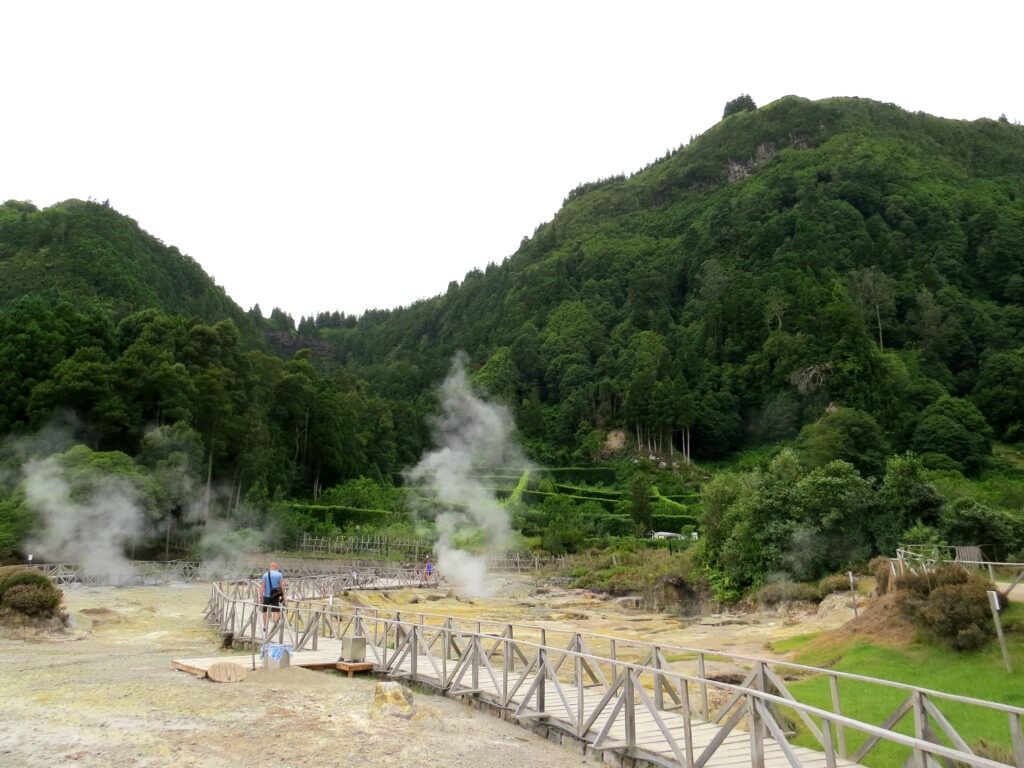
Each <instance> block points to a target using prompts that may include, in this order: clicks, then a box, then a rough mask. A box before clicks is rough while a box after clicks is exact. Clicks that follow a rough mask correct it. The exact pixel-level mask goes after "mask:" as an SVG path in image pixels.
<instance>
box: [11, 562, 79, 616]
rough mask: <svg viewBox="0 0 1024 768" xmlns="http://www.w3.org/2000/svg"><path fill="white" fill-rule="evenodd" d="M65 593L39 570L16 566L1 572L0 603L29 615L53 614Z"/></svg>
mask: <svg viewBox="0 0 1024 768" xmlns="http://www.w3.org/2000/svg"><path fill="white" fill-rule="evenodd" d="M63 596H64V594H63V593H62V592H61V591H60V590H59V589H57V588H56V587H55V586H54V585H53V582H51V581H50V580H49V579H48V578H46V576H44V575H43V574H41V573H39V571H36V570H32V569H30V568H25V567H24V566H14V567H11V568H4V569H3V572H2V573H0V605H3V606H5V607H7V608H11V609H12V610H16V611H19V612H21V613H26V614H29V615H39V614H52V613H55V612H56V611H57V609H58V608H59V607H60V601H61V599H62V598H63Z"/></svg>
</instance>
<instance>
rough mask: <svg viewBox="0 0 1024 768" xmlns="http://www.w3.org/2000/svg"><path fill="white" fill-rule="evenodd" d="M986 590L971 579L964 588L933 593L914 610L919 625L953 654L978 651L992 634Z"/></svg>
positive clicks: (951, 586) (949, 587) (958, 586)
mask: <svg viewBox="0 0 1024 768" xmlns="http://www.w3.org/2000/svg"><path fill="white" fill-rule="evenodd" d="M987 586H988V585H987V584H986V583H985V582H983V581H982V580H981V579H978V578H972V579H971V580H970V581H968V582H966V583H963V584H945V585H943V586H941V587H937V588H936V589H933V590H932V591H931V593H930V594H929V595H928V598H927V600H925V602H924V604H923V605H920V606H919V607H918V609H917V617H918V619H919V623H920V624H922V625H923V626H924V627H925V628H926V629H928V630H929V631H930V632H931V633H932V634H934V635H935V636H936V637H937V638H939V639H940V640H941V641H942V642H944V643H946V645H948V646H949V647H951V648H953V649H955V650H958V651H973V650H977V649H978V648H981V647H982V646H983V645H985V643H987V642H988V641H989V640H990V639H991V638H992V636H993V635H994V634H995V630H994V629H993V627H992V616H991V614H990V612H989V606H988V596H987V595H986V587H987Z"/></svg>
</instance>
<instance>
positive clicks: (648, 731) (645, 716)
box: [173, 638, 857, 768]
mask: <svg viewBox="0 0 1024 768" xmlns="http://www.w3.org/2000/svg"><path fill="white" fill-rule="evenodd" d="M341 651H342V642H341V640H339V639H336V638H321V639H320V642H319V643H318V648H317V650H315V651H314V650H298V651H293V652H292V655H291V659H290V666H297V667H303V668H305V669H315V670H330V669H337V668H338V662H339V660H340V659H341ZM366 655H367V659H383V658H384V656H385V649H383V648H380V647H378V646H371V645H367V648H366ZM428 658H429V656H428V655H427V654H423V655H421V656H420V658H419V659H417V660H418V661H420V662H421V663H419V664H416V665H415V666H416V669H415V671H414V669H413V666H414V665H413V660H412V659H411V658H406V659H405V660H403V661H402V662H401V663H399V664H398V665H396V666H394V667H392V668H391V669H390V670H388V671H387V673H386V676H387V677H389V678H391V679H403V678H407V679H415V681H416V682H417V683H419V684H421V685H428V686H431V687H434V688H436V689H439V690H443V687H442V683H443V681H442V680H441V679H440V677H439V676H438V675H436V674H434V673H432V672H431V671H430V669H431V668H430V665H429V664H427V665H424V664H423V663H422V662H424V661H426V660H427V659H428ZM254 659H255V661H253V660H254ZM223 661H232V662H234V663H236V664H240V665H242V666H244V667H247V668H261V667H263V660H262V657H261V654H260V653H256V654H255V655H254V654H252V653H248V654H244V655H243V654H238V653H235V654H230V655H221V656H211V657H207V658H200V659H180V660H175V661H174V662H173V666H174V668H175V669H179V670H181V671H183V672H188V673H190V674H195V675H199V676H205V674H206V671H207V670H208V669H209V668H210V666H212V665H213V664H215V663H218V662H223ZM424 667H426V669H424ZM374 671H375V672H376V673H378V674H382V675H383V674H384V670H383V669H382V668H381V667H380V662H374ZM541 680H542V678H541V677H540V676H538V675H536V674H527V675H523V676H522V679H521V680H520V681H518V682H519V685H518V688H519V691H520V692H519V693H517V694H515V695H513V696H512V697H511V700H510V704H511V708H512V709H513V710H518V711H520V714H519V715H518V719H520V720H523V721H525V722H530V721H536V722H544V723H546V724H548V725H554V724H561V725H562V726H563V730H569V731H571V730H572V729H573V726H574V723H575V722H577V720H578V719H579V712H578V711H577V706H581V707H582V712H583V713H584V714H589V713H592V712H594V711H595V710H597V709H598V708H599V707H600V706H602V700H603V699H604V698H605V694H604V692H603V691H601V690H598V689H597V688H594V687H591V688H587V687H584V688H580V689H577V688H576V687H575V686H573V685H571V684H560V685H559V692H558V694H557V695H554V696H549V697H548V700H547V701H546V703H545V704H544V708H543V711H537V710H531V707H530V704H531V699H533V698H535V693H536V690H537V688H538V687H539V685H540V682H541ZM469 693H470V691H469V690H468V689H464V690H463V689H461V688H460V687H455V688H454V689H453V690H450V691H449V695H454V696H459V695H469ZM473 693H474V695H475V697H476V698H478V699H482V700H483V701H484V702H485V703H486V704H489V705H490V706H491V707H494V708H497V709H509V708H510V707H509V704H505V705H502V704H501V703H500V702H501V701H502V690H501V684H500V682H499V681H498V680H496V679H494V678H492V677H491V676H489V675H484V676H482V677H480V678H479V680H478V687H477V688H476V689H475V691H474V692H473ZM604 705H605V706H607V702H605V703H604ZM660 719H661V720H662V722H661V723H659V722H658V719H657V718H656V717H655V716H654V714H653V713H652V712H649V711H647V710H646V708H645V709H644V710H640V711H638V712H637V716H636V719H635V722H634V724H633V725H632V726H631V727H632V728H633V729H635V744H636V747H637V748H638V752H640V753H643V755H644V757H643V759H646V760H648V761H650V762H651V763H653V764H655V765H665V766H678V765H680V763H679V762H677V761H676V759H675V754H674V752H673V750H672V749H671V747H670V746H669V739H672V740H674V741H675V742H676V743H677V744H682V743H684V742H685V741H686V739H687V724H686V718H685V717H684V715H682V714H679V713H671V712H669V713H664V714H663V715H662V716H661V718H660ZM626 728H627V725H626V723H624V722H619V723H616V724H613V725H612V727H610V728H609V729H608V731H607V733H605V734H603V735H602V733H601V732H600V730H599V729H598V728H597V727H596V726H592V727H591V728H589V729H588V730H587V731H586V732H585V733H584V734H583V737H582V738H579V739H578V740H579V741H581V742H584V743H586V744H591V745H592V744H594V743H596V742H597V741H598V739H599V738H601V737H602V736H603V739H604V741H605V742H606V743H607V746H606V747H605V748H606V749H610V748H613V747H614V744H616V743H620V742H623V741H625V740H626V738H627V733H626ZM666 729H667V732H666ZM721 731H722V728H721V727H720V726H717V725H713V724H711V723H707V722H701V723H699V724H696V725H691V726H690V729H689V739H690V743H691V745H692V750H693V752H694V754H695V756H697V755H701V754H702V753H703V752H704V751H705V750H707V749H708V747H709V746H710V745H712V743H713V742H715V740H716V738H718V737H719V736H720V734H721ZM791 749H792V750H794V752H795V754H796V755H797V756H798V757H799V762H798V763H795V765H799V766H807V767H808V768H817V766H826V765H827V761H826V757H825V754H824V753H822V752H815V751H814V750H810V749H806V748H804V747H791ZM751 754H752V752H751V738H750V734H749V733H747V732H746V731H738V730H734V731H733V732H731V733H729V734H727V735H726V736H725V738H724V741H723V742H722V743H721V744H719V745H717V746H716V748H715V749H714V753H713V755H711V756H710V757H709V759H708V760H707V762H704V763H697V764H698V765H705V766H707V767H708V768H716V767H719V766H720V767H722V768H726V767H728V766H733V767H735V766H750V765H756V764H757V763H755V762H754V761H753V759H752V757H751ZM638 756H639V755H638ZM763 757H764V762H763V763H762V764H763V766H764V768H777V767H779V768H781V767H782V766H791V765H794V763H791V762H790V761H789V759H788V757H787V755H786V753H785V750H784V749H783V747H782V746H781V745H780V744H779V743H778V742H775V741H771V740H766V741H765V749H764V755H763ZM833 765H835V766H837V768H844V767H851V766H857V763H854V762H852V761H850V760H842V759H839V760H837V761H836V762H835V763H834V764H833Z"/></svg>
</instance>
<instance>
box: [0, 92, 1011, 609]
mask: <svg viewBox="0 0 1024 768" xmlns="http://www.w3.org/2000/svg"><path fill="white" fill-rule="evenodd" d="M496 183H500V180H496ZM433 247H437V248H443V247H444V246H443V243H440V244H433ZM0 286H2V288H0V328H2V334H0V339H2V342H0V383H2V385H3V387H4V392H5V398H4V399H3V401H2V402H0V433H3V434H8V435H15V436H19V440H18V441H17V442H11V441H8V443H7V448H6V449H5V450H6V451H7V456H6V463H7V464H8V465H9V466H10V467H11V468H12V470H17V471H12V472H10V473H6V474H4V475H3V477H4V478H5V479H3V480H0V484H3V487H2V488H0V491H2V494H0V497H2V498H3V499H4V500H3V501H0V555H4V556H9V555H14V554H16V553H20V552H21V551H22V550H21V547H22V546H23V543H24V542H25V541H26V537H27V536H29V533H30V531H32V530H34V529H38V528H39V526H40V518H39V517H38V516H39V514H40V512H39V509H38V504H34V502H33V500H32V492H33V491H32V488H33V486H31V484H29V485H26V484H25V482H24V481H23V477H24V474H23V472H21V471H20V470H21V469H23V468H24V467H25V466H26V459H27V458H29V457H31V458H34V460H35V461H36V462H41V461H43V459H44V457H49V458H48V459H47V461H49V462H50V464H49V465H45V466H47V467H50V466H51V465H52V466H53V467H54V468H55V469H53V471H55V472H57V473H59V474H60V476H61V477H63V478H65V480H66V481H67V482H69V484H70V491H69V494H70V496H71V497H76V495H77V498H78V499H85V498H89V495H90V493H94V492H96V491H95V489H96V488H97V487H98V484H97V481H96V478H97V477H100V476H103V474H104V473H108V472H114V473H115V474H117V475H118V476H120V477H122V478H128V480H129V481H130V485H131V488H132V489H133V490H132V495H133V498H134V499H135V502H136V504H137V506H138V507H139V508H140V509H142V510H143V511H144V514H143V515H142V517H141V519H140V520H139V521H138V525H135V526H134V527H133V528H132V530H131V532H130V533H126V534H124V536H125V538H126V540H127V539H131V540H132V541H133V544H132V546H133V547H135V546H139V547H143V548H148V549H149V550H151V551H153V552H156V551H159V550H163V551H164V552H165V553H166V552H168V551H169V549H170V548H171V545H172V541H173V542H177V544H178V545H180V546H185V547H198V546H199V545H200V540H201V538H202V537H201V534H203V533H204V532H206V531H207V529H206V526H207V524H208V523H211V522H215V521H217V520H222V521H223V520H228V521H230V524H231V526H232V527H233V528H235V529H243V530H249V531H256V530H260V531H263V532H264V536H265V538H263V539H262V541H263V543H264V544H268V543H269V544H280V543H284V542H287V541H288V540H289V536H291V535H293V534H294V533H296V532H298V531H301V530H315V531H321V532H328V533H329V532H336V531H340V530H344V529H346V527H352V526H355V525H365V526H372V527H374V528H387V527H391V528H392V529H395V527H396V526H397V527H399V528H400V527H402V526H406V529H408V522H407V520H408V518H407V512H406V511H407V508H408V506H409V496H410V494H414V492H413V491H412V490H411V489H409V488H402V487H398V486H401V485H402V471H403V470H405V469H407V468H409V467H411V466H413V465H415V464H416V462H417V461H418V460H419V458H420V456H422V455H423V453H424V451H425V450H427V449H429V448H430V447H432V439H433V438H432V436H431V432H430V421H429V417H430V416H432V415H435V414H437V413H438V411H439V405H438V399H437V387H438V384H439V383H440V382H441V380H442V379H443V378H444V376H445V374H446V373H447V372H448V371H449V370H450V369H451V367H452V361H453V360H455V359H461V360H462V361H463V362H462V363H461V364H462V365H464V367H465V371H466V373H467V375H468V377H469V381H470V383H471V384H472V386H473V387H474V389H475V390H476V392H477V393H478V394H479V395H481V396H483V397H486V399H487V400H488V401H489V402H491V403H496V404H502V405H504V406H506V407H507V408H508V410H509V414H510V416H511V418H512V420H514V422H515V425H516V427H517V429H518V439H519V442H521V444H522V445H523V447H524V449H525V453H526V454H527V456H528V457H529V458H530V459H531V460H532V461H533V462H535V463H536V464H538V465H540V466H541V467H546V468H548V470H556V469H557V470H560V471H562V472H565V471H568V470H569V469H571V468H578V469H580V470H581V472H582V473H583V474H580V475H579V477H580V478H583V479H577V480H567V479H565V477H564V475H563V476H559V475H558V473H551V472H550V471H549V473H548V474H547V475H545V473H544V472H541V471H534V472H530V473H529V474H528V475H525V474H524V473H523V472H522V467H489V468H487V469H488V471H490V472H491V473H492V475H493V479H491V480H489V481H487V483H486V484H487V485H489V486H490V487H491V489H492V490H494V491H495V492H496V493H498V495H499V497H500V498H501V499H503V500H505V501H504V503H505V504H506V505H507V506H509V507H510V510H509V511H510V515H511V517H512V519H513V520H514V521H515V523H516V525H517V526H518V528H519V530H520V532H521V534H522V535H523V536H525V539H522V540H521V543H522V544H523V545H531V546H534V547H543V548H545V549H547V550H548V551H553V552H557V551H573V550H575V549H579V548H583V547H589V546H603V545H608V544H610V543H612V542H614V541H616V540H619V539H622V538H623V537H628V536H632V535H635V534H641V535H642V534H645V533H646V532H647V531H648V530H649V529H651V528H652V527H653V526H656V525H657V526H658V527H660V525H665V526H666V527H669V528H671V529H672V530H675V531H680V530H684V529H685V530H686V531H687V532H689V531H690V530H692V529H693V528H696V529H697V530H698V531H699V533H700V535H701V543H700V553H699V554H700V557H698V558H697V559H696V562H698V563H699V564H700V566H701V568H703V569H704V572H706V573H707V574H708V575H709V577H710V579H711V583H712V584H714V585H715V586H716V589H718V591H719V593H720V595H721V596H726V597H727V596H732V595H735V594H737V593H739V592H740V591H742V590H744V589H746V588H748V587H750V586H756V585H758V584H761V583H764V582H765V581H766V580H767V579H768V578H769V577H770V575H771V574H773V573H775V572H779V571H785V572H787V573H790V574H794V575H799V576H801V577H806V578H816V577H818V576H821V575H823V574H824V573H827V572H829V571H831V570H834V569H836V568H840V567H843V566H846V565H849V564H852V563H858V562H866V560H867V559H868V558H870V557H872V556H874V555H876V554H879V553H882V554H888V553H891V551H892V549H893V548H894V547H895V546H896V545H897V544H899V543H905V542H908V541H947V542H948V543H969V544H979V543H981V544H984V545H986V546H988V547H990V549H991V550H992V551H991V552H990V554H993V555H995V554H1001V555H1005V556H1010V555H1016V554H1017V553H1019V552H1020V551H1021V549H1022V542H1024V534H1022V533H1021V514H1022V511H1021V506H1022V499H1021V494H1020V493H1019V491H1015V489H1016V488H1019V482H1020V471H1021V470H1020V466H1019V461H1016V462H1015V461H1014V460H1013V459H1012V458H1011V457H1012V456H1014V455H1015V454H1014V451H1015V450H1016V449H1015V448H1013V447H1012V446H1014V445H1015V444H1016V443H1018V442H1019V441H1020V440H1021V430H1022V414H1024V394H1022V391H1024V390H1022V389H1021V387H1020V386H1019V382H1020V378H1021V373H1024V337H1022V334H1024V309H1022V306H1021V303H1022V300H1024V130H1022V128H1021V127H1020V126H1018V125H1011V124H1009V123H1007V122H1005V121H991V120H979V121H975V122H962V121H952V120H945V119H940V118H935V117H931V116H929V115H924V114H911V113H908V112H906V111H904V110H901V109H899V108H898V107H896V106H894V105H888V104H880V103H878V102H873V101H869V100H865V99H828V100H824V101H817V102H812V101H807V100H805V99H801V98H797V97H787V98H784V99H781V100H779V101H777V102H775V103H773V104H769V105H767V106H764V107H762V108H760V109H757V108H755V105H754V104H753V102H752V101H750V100H749V97H746V98H745V99H744V98H741V99H737V100H736V101H734V102H730V105H729V107H728V108H727V109H726V116H725V117H724V118H723V119H722V121H721V122H719V123H718V124H717V125H715V126H712V127H711V128H709V129H708V130H707V131H706V132H705V133H704V134H703V135H701V136H699V137H697V138H695V139H694V140H692V141H691V142H690V143H689V144H687V145H686V146H683V147H680V148H679V149H677V150H675V151H672V152H669V153H667V154H666V155H665V156H664V157H662V158H660V159H658V160H655V161H654V162H652V163H651V164H650V165H649V166H648V167H646V168H644V169H642V170H640V171H638V172H637V173H635V174H632V175H630V176H628V177H627V176H617V177H613V178H609V179H602V180H598V181H595V182H592V183H588V184H583V185H581V186H580V187H578V188H577V189H575V190H572V191H571V192H570V193H569V194H568V196H567V198H566V200H565V203H564V205H563V207H562V208H561V210H560V211H559V212H558V213H557V214H556V215H555V217H554V218H553V219H552V220H551V221H550V222H545V223H542V224H540V225H539V226H538V227H537V229H536V231H535V232H534V234H533V236H532V237H529V238H526V239H524V240H523V242H522V243H521V244H520V246H519V248H518V250H517V251H516V252H515V253H514V254H513V255H512V256H510V257H509V258H507V259H505V260H504V261H502V262H501V263H492V264H490V265H488V266H487V268H486V269H484V270H474V271H473V272H470V273H469V274H467V275H465V276H464V278H463V279H462V280H461V282H460V281H455V280H453V281H452V283H451V284H450V286H449V289H448V291H447V292H446V293H445V294H444V295H441V296H437V297H434V298H432V299H429V300H425V301H421V302H417V303H415V304H413V305H411V306H408V307H398V308H394V309H390V310H378V311H372V312H367V313H365V314H363V315H362V316H360V317H358V318H355V317H347V316H345V315H344V314H341V313H339V312H335V311H325V312H323V313H321V314H319V315H317V316H316V317H309V318H305V317H304V318H300V319H299V322H298V323H297V324H296V323H295V321H294V319H293V318H290V317H288V316H287V315H286V314H285V313H283V312H281V311H280V310H276V309H275V310H274V311H273V312H272V313H271V316H270V318H264V317H263V316H262V312H261V311H260V309H259V308H258V307H254V308H252V309H251V310H250V311H249V312H243V311H242V310H241V309H240V308H238V307H237V306H236V305H235V304H234V303H233V302H231V301H230V299H229V298H228V297H226V296H225V295H224V294H223V291H222V290H221V289H219V288H218V287H217V286H216V285H215V284H214V283H213V282H212V280H210V279H209V278H208V277H207V276H206V275H205V274H203V273H202V270H201V269H200V268H199V266H198V265H196V264H195V263H194V262H193V261H192V260H191V259H190V258H188V257H187V256H184V255H182V254H181V253H179V252H178V251H177V249H175V248H173V247H168V246H165V245H164V244H163V243H161V242H160V241H159V240H157V239H156V238H154V237H152V236H151V235H149V234H147V233H144V232H142V231H141V230H139V228H138V227H137V225H136V224H135V222H133V221H132V220H131V219H129V218H127V217H125V216H123V215H121V214H119V213H117V212H116V211H113V210H112V209H110V208H109V207H107V206H106V205H102V204H98V203H93V202H81V201H67V202H66V203H62V204H60V205H57V206H53V207H52V208H48V209H46V210H42V211H40V210H37V209H36V208H35V206H33V205H31V204H29V203H23V202H17V201H8V202H7V203H5V204H4V205H3V206H0ZM258 333H262V334H263V338H259V336H258ZM274 350H276V352H275V351H274ZM460 355H463V356H464V357H462V358H459V356H460ZM54 425H57V426H59V427H60V435H61V437H60V439H58V440H41V439H39V435H41V434H47V435H52V434H53V432H52V431H47V432H44V430H47V429H51V430H52V428H53V427H54ZM29 438H31V439H29ZM994 443H998V444H999V445H1001V446H1003V447H1002V448H1001V449H1000V451H1001V452H1000V453H999V454H998V456H996V457H993V454H992V446H993V444H994ZM32 466H33V467H37V468H38V466H39V465H38V464H33V465H32ZM595 467H603V468H605V473H604V474H603V475H593V476H592V477H591V478H589V479H587V478H586V476H585V471H586V470H587V469H588V468H595ZM499 477H501V478H503V479H498V478H499ZM197 500H198V501H197ZM420 506H422V504H421V505H420ZM428 506H429V505H428ZM432 509H433V511H435V512H436V510H437V509H438V507H437V506H436V505H435V506H433V507H432ZM993 532H995V533H993ZM979 536H983V537H984V538H985V541H979V539H978V537H979ZM469 540H470V541H472V537H470V539H469ZM837 542H841V543H842V544H843V546H841V547H840V546H837ZM250 543H251V542H250ZM235 544H236V545H237V544H238V542H237V541H236V542H235ZM808 551H810V552H814V553H817V552H819V551H824V552H825V555H817V554H816V555H815V556H814V557H811V558H805V557H801V558H797V557H796V555H795V553H797V552H808Z"/></svg>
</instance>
